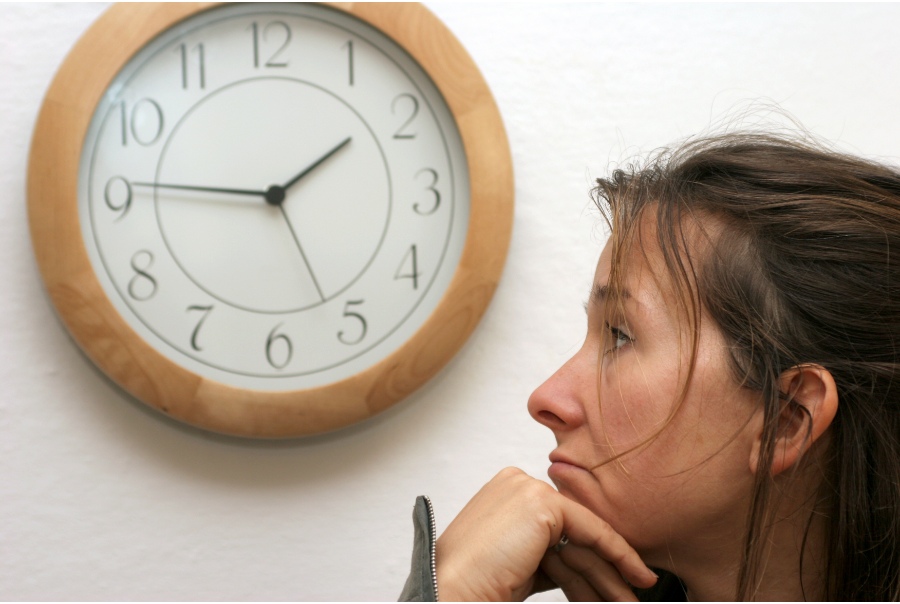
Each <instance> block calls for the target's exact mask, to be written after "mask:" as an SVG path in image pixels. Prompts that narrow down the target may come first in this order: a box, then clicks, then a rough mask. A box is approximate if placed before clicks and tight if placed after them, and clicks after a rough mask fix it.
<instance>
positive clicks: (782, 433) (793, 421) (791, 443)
mask: <svg viewBox="0 0 900 604" xmlns="http://www.w3.org/2000/svg"><path fill="white" fill-rule="evenodd" d="M780 382H781V383H780V389H781V392H782V393H783V394H784V395H785V397H786V401H787V402H785V403H784V404H783V405H782V407H781V412H780V413H779V415H778V433H777V436H776V439H775V451H774V455H773V457H772V467H771V468H769V471H770V472H771V474H772V476H776V475H778V474H780V473H781V472H783V471H785V470H786V469H788V468H790V467H791V466H793V465H794V464H795V463H797V461H798V460H799V459H800V457H801V456H802V455H803V454H804V453H806V451H807V450H808V449H809V448H810V446H812V444H813V443H814V442H816V440H818V439H819V437H820V436H822V434H824V433H825V430H827V429H828V426H830V425H831V422H832V421H833V420H834V416H835V414H836V413H837V408H838V393H837V386H836V385H835V383H834V377H832V375H831V372H829V371H828V370H827V369H825V368H824V367H822V366H821V365H797V366H796V367H791V368H790V369H788V370H787V371H785V372H784V373H782V374H781V378H780ZM761 414H762V411H761V410H760V415H761ZM756 424H757V426H758V430H757V431H756V434H755V435H754V436H755V439H754V441H753V447H752V450H751V452H750V470H751V471H752V472H753V473H754V474H755V473H756V472H757V471H758V470H759V467H758V466H759V452H760V450H761V449H762V436H763V426H762V421H759V422H757V423H756Z"/></svg>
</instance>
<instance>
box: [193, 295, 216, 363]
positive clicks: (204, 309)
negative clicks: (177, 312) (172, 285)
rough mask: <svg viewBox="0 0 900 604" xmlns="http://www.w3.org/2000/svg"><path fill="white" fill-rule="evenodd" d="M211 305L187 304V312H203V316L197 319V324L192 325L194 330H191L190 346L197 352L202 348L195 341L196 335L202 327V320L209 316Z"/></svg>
mask: <svg viewBox="0 0 900 604" xmlns="http://www.w3.org/2000/svg"><path fill="white" fill-rule="evenodd" d="M212 309H213V307H212V306H211V305H210V306H188V307H187V312H191V311H195V310H197V311H200V312H202V313H203V316H201V317H200V320H199V321H197V326H196V327H194V331H192V332H191V348H193V349H194V350H196V351H197V352H201V351H202V350H203V349H202V348H200V345H199V344H198V343H197V335H198V334H199V333H200V328H201V327H203V322H204V321H206V318H207V317H208V316H209V313H211V312H212Z"/></svg>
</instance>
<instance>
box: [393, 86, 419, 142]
mask: <svg viewBox="0 0 900 604" xmlns="http://www.w3.org/2000/svg"><path fill="white" fill-rule="evenodd" d="M398 106H399V107H400V108H401V109H403V110H404V112H406V111H408V113H409V117H407V118H406V121H405V122H403V124H402V125H401V126H400V127H399V128H397V131H396V132H395V133H394V138H396V139H398V140H402V139H406V140H408V139H413V138H416V133H415V132H409V131H408V129H409V127H410V125H411V124H412V123H413V120H415V119H416V116H417V115H419V99H417V98H416V97H414V96H413V95H411V94H409V93H408V92H404V93H403V94H398V95H397V96H396V97H394V100H393V101H391V113H393V114H394V115H397V107H398ZM407 108H408V109H407Z"/></svg>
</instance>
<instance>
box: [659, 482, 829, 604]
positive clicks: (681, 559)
mask: <svg viewBox="0 0 900 604" xmlns="http://www.w3.org/2000/svg"><path fill="white" fill-rule="evenodd" d="M779 478H780V477H779ZM788 481H790V482H788ZM809 482H812V481H805V480H803V478H801V477H800V476H794V477H791V478H782V479H777V480H776V481H775V485H773V486H774V489H773V499H776V501H774V502H773V504H774V507H775V512H774V514H772V515H771V516H770V518H772V520H771V521H770V525H771V530H770V531H769V532H768V533H765V534H763V535H762V540H763V545H762V547H763V550H762V556H761V557H760V568H759V573H758V576H757V578H756V581H755V584H756V586H757V587H756V588H755V589H754V588H753V587H751V589H750V594H749V598H750V599H753V600H759V601H770V602H774V601H801V600H821V599H822V598H823V597H824V596H825V592H824V585H825V577H824V569H825V564H826V560H825V550H826V540H827V536H828V533H827V531H828V524H829V519H828V513H827V510H826V507H827V506H824V505H821V503H819V504H817V503H816V500H817V498H816V497H815V495H814V493H815V491H816V490H817V489H816V487H813V485H811V484H809ZM816 482H818V481H816ZM790 493H793V495H791V494H790ZM779 494H780V495H779ZM742 516H743V518H744V519H746V513H744V514H743V515H742ZM740 524H741V523H740V521H738V522H736V523H735V525H733V526H740ZM716 533H717V532H716V531H714V530H711V531H710V535H715V536H714V537H713V536H710V537H707V538H706V539H705V543H704V538H703V537H702V536H701V537H700V538H699V539H697V540H694V543H691V544H684V545H685V546H686V547H684V548H682V547H678V548H677V549H678V550H679V551H678V552H677V553H676V552H675V551H674V550H675V549H676V548H673V551H672V552H671V556H670V561H671V565H669V564H667V565H663V568H666V570H671V571H672V572H674V573H675V574H676V575H678V577H679V578H680V579H681V580H682V581H683V582H684V584H685V586H686V588H687V592H688V599H689V600H695V601H720V602H721V601H733V600H735V599H736V598H737V597H738V594H737V585H738V579H739V575H740V568H741V559H742V557H743V556H742V552H743V549H744V534H743V530H741V531H735V532H734V533H732V534H723V533H721V532H719V533H718V534H716ZM751 579H752V578H751Z"/></svg>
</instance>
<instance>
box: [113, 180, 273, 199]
mask: <svg viewBox="0 0 900 604" xmlns="http://www.w3.org/2000/svg"><path fill="white" fill-rule="evenodd" d="M131 186H133V187H153V188H155V189H178V190H182V191H207V192H209V193H228V194H230V195H250V196H252V197H266V195H267V191H251V190H249V189H225V188H222V187H198V186H194V185H172V184H162V183H158V182H133V183H131Z"/></svg>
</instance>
